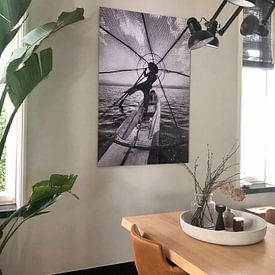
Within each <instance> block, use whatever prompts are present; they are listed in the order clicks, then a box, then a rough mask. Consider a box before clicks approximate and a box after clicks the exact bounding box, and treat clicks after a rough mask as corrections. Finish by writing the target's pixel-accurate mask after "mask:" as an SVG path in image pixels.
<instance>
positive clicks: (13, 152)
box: [0, 24, 26, 207]
mask: <svg viewBox="0 0 275 275" xmlns="http://www.w3.org/2000/svg"><path fill="white" fill-rule="evenodd" d="M24 29H25V24H24V25H23V26H22V28H21V29H20V30H19V32H18V36H17V39H16V40H15V41H14V43H15V47H18V46H19V47H20V46H22V44H21V41H22V37H23V34H24ZM13 109H14V107H13V106H12V103H11V102H8V104H7V119H9V116H10V114H11V112H12V111H13ZM25 113H26V106H25V103H23V104H22V106H21V107H20V108H19V110H18V111H17V113H16V116H15V118H14V120H13V123H12V126H11V128H10V131H9V133H8V137H7V141H6V182H5V191H3V192H0V205H8V204H16V206H17V207H20V206H22V204H23V198H24V193H23V190H24V189H23V184H24V179H25V173H24V172H25V167H24V164H25V152H24V148H25V129H26V126H25V116H26V114H25Z"/></svg>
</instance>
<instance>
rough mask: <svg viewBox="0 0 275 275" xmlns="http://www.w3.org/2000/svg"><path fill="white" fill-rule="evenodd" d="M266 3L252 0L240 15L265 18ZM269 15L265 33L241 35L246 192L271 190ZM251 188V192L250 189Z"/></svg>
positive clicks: (274, 125)
mask: <svg viewBox="0 0 275 275" xmlns="http://www.w3.org/2000/svg"><path fill="white" fill-rule="evenodd" d="M270 7H271V5H270V3H269V2H266V1H260V0H256V5H255V7H253V8H246V9H244V17H246V16H251V15H253V16H256V17H257V18H258V19H259V22H260V24H262V23H263V20H266V18H267V17H266V15H267V14H268V12H269V10H270ZM272 26H273V22H272V17H271V18H269V20H268V21H267V22H266V24H265V27H266V28H267V30H268V35H267V36H260V35H256V34H254V35H250V36H245V37H244V38H243V66H244V67H243V71H242V73H243V75H242V101H241V102H242V103H241V177H242V178H244V179H245V180H244V182H243V187H246V188H247V189H248V190H250V191H249V192H248V193H256V192H268V191H275V170H274V168H273V167H274V165H275V121H274V119H275V108H274V106H275V94H274V90H275V70H274V60H273V52H272V50H273V41H272V38H273V36H274V35H273V33H274V30H273V28H272ZM253 190H254V191H253Z"/></svg>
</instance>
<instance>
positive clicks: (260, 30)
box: [240, 2, 275, 37]
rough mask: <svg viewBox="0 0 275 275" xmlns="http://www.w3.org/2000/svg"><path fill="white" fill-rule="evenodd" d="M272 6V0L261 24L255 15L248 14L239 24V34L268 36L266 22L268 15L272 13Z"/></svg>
mask: <svg viewBox="0 0 275 275" xmlns="http://www.w3.org/2000/svg"><path fill="white" fill-rule="evenodd" d="M274 8H275V2H273V4H272V6H271V7H270V9H269V10H268V13H267V14H266V16H265V18H264V19H263V21H262V23H261V24H260V21H259V19H258V18H257V17H256V16H255V15H252V14H250V15H248V16H247V17H246V18H245V19H244V20H243V22H242V24H241V29H240V31H241V34H242V35H244V36H246V35H253V34H257V35H259V36H262V37H265V36H268V34H269V30H268V29H267V28H266V24H267V22H268V20H269V18H270V16H271V15H272V12H273V11H274Z"/></svg>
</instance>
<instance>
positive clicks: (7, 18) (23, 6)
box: [0, 0, 31, 55]
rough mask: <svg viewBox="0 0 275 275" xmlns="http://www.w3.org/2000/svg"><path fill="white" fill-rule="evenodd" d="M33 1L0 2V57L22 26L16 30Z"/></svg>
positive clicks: (14, 0)
mask: <svg viewBox="0 0 275 275" xmlns="http://www.w3.org/2000/svg"><path fill="white" fill-rule="evenodd" d="M30 3H31V0H1V1H0V55H1V54H2V52H3V50H4V49H5V48H6V46H7V45H8V44H9V43H10V41H11V40H12V39H13V38H14V36H15V35H16V33H17V32H18V30H19V29H20V27H21V25H20V26H18V27H16V28H14V27H15V26H16V24H17V23H18V22H19V20H20V19H21V18H22V16H23V15H24V13H25V12H26V10H27V9H28V7H29V5H30Z"/></svg>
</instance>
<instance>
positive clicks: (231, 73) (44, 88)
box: [1, 0, 267, 275]
mask: <svg viewBox="0 0 275 275" xmlns="http://www.w3.org/2000/svg"><path fill="white" fill-rule="evenodd" d="M219 3H220V1H216V0H215V1H213V0H207V1H205V0H204V1H202V0H193V1H190V0H170V1H166V0H150V1H148V0H139V1H134V0H113V1H110V0H102V1H99V0H92V1H91V0H58V1H57V0H47V1H45V0H35V1H33V3H32V7H31V10H30V17H29V20H30V26H36V25H38V24H41V23H43V22H46V21H49V20H54V19H55V18H56V17H57V16H58V14H59V13H60V12H61V11H63V10H67V11H69V10H72V9H74V8H75V7H83V8H85V17H86V20H85V21H83V22H81V23H78V24H75V25H73V26H70V27H68V28H66V29H64V30H63V31H62V32H60V33H57V34H56V35H55V36H54V38H50V39H49V40H48V42H47V43H46V45H51V46H52V47H53V49H54V71H53V72H52V73H51V75H50V77H49V79H48V80H47V81H44V82H43V83H42V84H41V85H40V86H39V87H38V88H37V90H36V91H35V93H33V94H32V95H31V97H30V99H29V102H28V116H27V124H28V128H27V131H28V132H27V171H26V172H27V193H29V192H30V190H31V186H32V185H33V184H34V183H35V182H37V181H39V180H41V179H45V178H48V177H49V175H50V174H51V173H75V174H78V175H79V178H78V181H77V184H76V186H75V188H74V192H75V193H77V194H78V196H79V197H80V200H79V201H77V200H75V199H74V198H72V197H70V196H68V195H65V196H64V197H63V198H61V199H60V200H59V201H58V202H57V203H56V204H55V205H54V206H52V207H51V210H52V213H50V214H48V215H45V216H41V217H37V218H36V219H34V220H33V221H30V222H29V223H28V224H26V225H24V226H23V228H22V229H21V230H20V232H18V234H17V235H16V236H14V238H13V240H12V241H11V242H10V243H9V244H8V246H7V248H6V250H5V253H4V255H3V258H2V263H1V267H2V268H3V271H4V274H5V275H17V274H18V275H21V274H23V275H32V274H34V275H40V274H50V273H57V272H62V271H69V270H76V269H83V268H89V267H95V266H100V265H108V264H113V263H118V262H124V261H128V260H131V253H130V245H129V235H128V233H127V232H126V231H125V230H124V229H123V228H121V226H120V221H121V218H122V217H123V216H129V215H137V214H143V213H153V212H161V211H173V210H184V209H188V208H189V204H190V199H191V198H192V194H193V183H192V180H191V178H190V177H189V176H188V174H187V173H186V171H185V170H184V168H183V167H182V166H180V165H156V166H147V167H145V166H144V167H115V168H106V169H104V168H100V169H99V168H97V162H96V158H97V157H96V156H97V82H98V81H97V78H98V76H97V73H98V70H97V66H98V47H97V45H98V8H99V6H106V7H114V8H121V9H128V10H134V11H146V12H152V13H156V14H162V15H170V16H179V17H186V18H188V17H190V16H197V17H199V18H200V17H202V16H205V17H207V18H209V17H210V16H211V15H212V14H213V12H214V10H215V9H216V7H217V6H218V4H219ZM232 10H233V9H232V6H229V7H228V8H227V9H226V12H225V14H223V16H222V18H223V19H222V22H224V20H225V19H226V18H228V17H229V16H230V15H231V12H232ZM238 45H239V43H238V26H237V22H235V23H234V24H233V25H232V26H231V28H230V29H229V30H228V31H227V33H226V34H225V36H224V37H223V38H222V39H220V49H218V50H214V49H209V48H204V49H201V50H198V51H194V52H193V53H192V84H191V114H190V115H191V116H190V161H191V162H193V160H194V159H195V157H196V156H197V155H200V156H201V158H200V159H201V162H202V165H201V166H202V167H203V169H204V167H205V166H204V164H205V158H206V144H207V143H209V144H210V145H211V148H212V149H213V151H214V152H215V157H217V159H219V160H220V159H221V157H222V156H223V155H224V154H225V153H226V152H227V151H228V150H229V148H230V147H231V146H232V145H233V144H234V143H235V142H236V137H237V133H238V123H237V121H238V115H237V114H238V100H239V95H238V87H239V85H238V77H239V60H240V58H239V56H240V54H239V52H240V51H239V48H238ZM261 198H262V197H261ZM264 198H266V197H264ZM223 199H224V197H221V196H220V195H219V194H217V195H216V200H218V201H221V200H223ZM258 202H259V203H260V201H258ZM266 202H267V201H266V200H265V201H264V202H263V203H266ZM254 203H255V198H254V197H252V199H248V201H247V202H246V204H247V205H249V204H254ZM238 207H241V206H240V205H239V206H238Z"/></svg>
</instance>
